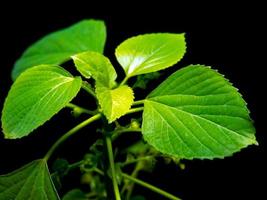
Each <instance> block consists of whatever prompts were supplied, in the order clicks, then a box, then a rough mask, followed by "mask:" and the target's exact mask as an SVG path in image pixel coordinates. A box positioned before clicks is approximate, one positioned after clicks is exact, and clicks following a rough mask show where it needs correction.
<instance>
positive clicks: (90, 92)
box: [82, 81, 96, 99]
mask: <svg viewBox="0 0 267 200" xmlns="http://www.w3.org/2000/svg"><path fill="white" fill-rule="evenodd" d="M82 88H83V89H84V90H85V91H86V92H88V93H89V94H90V95H92V96H93V97H94V98H95V99H96V95H95V92H94V91H93V89H92V87H91V85H90V84H89V83H88V82H86V81H83V83H82Z"/></svg>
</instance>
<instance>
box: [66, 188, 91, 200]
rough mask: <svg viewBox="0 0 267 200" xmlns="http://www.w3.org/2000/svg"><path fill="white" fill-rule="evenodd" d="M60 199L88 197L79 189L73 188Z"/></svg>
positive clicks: (71, 199) (69, 199) (84, 199)
mask: <svg viewBox="0 0 267 200" xmlns="http://www.w3.org/2000/svg"><path fill="white" fill-rule="evenodd" d="M62 200H88V198H87V197H86V195H85V193H84V192H83V191H81V190H80V189H73V190H71V191H69V192H68V193H67V194H65V196H64V197H63V198H62Z"/></svg>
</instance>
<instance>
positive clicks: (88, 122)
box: [44, 114, 101, 161]
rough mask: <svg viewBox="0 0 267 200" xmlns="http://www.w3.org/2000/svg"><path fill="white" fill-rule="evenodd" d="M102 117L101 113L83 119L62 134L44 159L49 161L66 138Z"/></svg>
mask: <svg viewBox="0 0 267 200" xmlns="http://www.w3.org/2000/svg"><path fill="white" fill-rule="evenodd" d="M100 118H101V114H96V115H94V116H92V117H90V118H89V119H87V120H85V121H83V122H82V123H80V124H78V125H77V126H75V127H74V128H72V129H71V130H69V131H68V132H67V133H65V134H64V135H63V136H61V137H60V138H59V139H58V140H57V141H56V142H55V143H54V144H53V146H52V147H51V148H50V149H49V150H48V152H47V153H46V155H45V156H44V160H46V161H48V160H49V158H50V157H51V155H52V154H53V153H54V151H55V150H56V149H57V148H58V146H59V145H61V144H62V143H63V142H64V141H65V140H66V139H68V138H69V137H70V136H72V135H73V134H75V133H76V132H77V131H79V130H80V129H82V128H83V127H85V126H87V125H88V124H90V123H92V122H94V121H96V120H98V119H100Z"/></svg>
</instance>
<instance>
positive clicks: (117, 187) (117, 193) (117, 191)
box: [106, 136, 121, 200]
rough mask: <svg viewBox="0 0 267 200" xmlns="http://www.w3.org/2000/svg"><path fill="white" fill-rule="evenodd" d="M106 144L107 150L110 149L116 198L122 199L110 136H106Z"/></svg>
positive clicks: (109, 154) (110, 162) (117, 199)
mask: <svg viewBox="0 0 267 200" xmlns="http://www.w3.org/2000/svg"><path fill="white" fill-rule="evenodd" d="M106 144H107V151H108V159H109V164H110V169H111V176H112V185H113V191H114V195H115V199H116V200H121V197H120V190H119V186H118V183H117V179H116V177H117V176H116V169H115V164H114V157H113V150H112V141H111V137H110V136H106Z"/></svg>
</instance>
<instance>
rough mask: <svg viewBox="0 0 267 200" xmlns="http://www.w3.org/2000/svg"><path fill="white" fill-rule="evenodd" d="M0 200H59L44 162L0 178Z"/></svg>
mask: <svg viewBox="0 0 267 200" xmlns="http://www.w3.org/2000/svg"><path fill="white" fill-rule="evenodd" d="M0 199H3V200H4V199H6V200H9V199H10V200H12V199H16V200H25V199H27V200H36V199H38V200H59V197H58V194H57V192H56V189H55V187H54V185H53V182H52V180H51V177H50V174H49V170H48V168H47V164H46V162H45V161H44V160H35V161H33V162H31V163H29V164H27V165H25V166H23V167H22V168H20V169H18V170H16V171H14V172H12V173H9V174H6V175H2V176H0Z"/></svg>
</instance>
